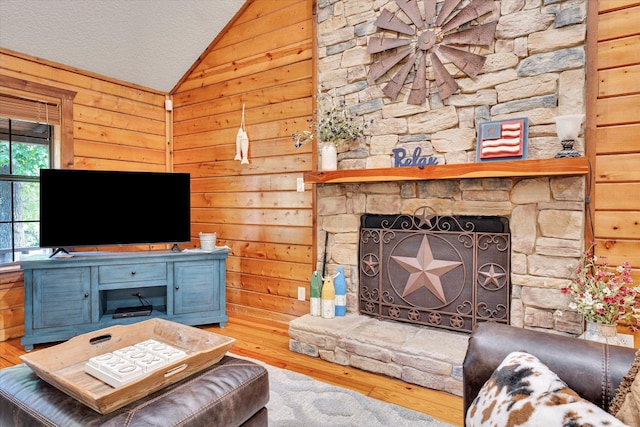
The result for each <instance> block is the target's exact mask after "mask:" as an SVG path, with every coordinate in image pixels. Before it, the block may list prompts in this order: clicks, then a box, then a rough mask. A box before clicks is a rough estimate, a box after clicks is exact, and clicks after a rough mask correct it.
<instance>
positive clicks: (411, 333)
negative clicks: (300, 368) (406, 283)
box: [289, 314, 469, 396]
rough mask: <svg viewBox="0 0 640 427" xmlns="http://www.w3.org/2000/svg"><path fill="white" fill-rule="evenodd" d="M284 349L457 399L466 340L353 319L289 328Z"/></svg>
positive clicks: (307, 319) (313, 320) (307, 320)
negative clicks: (453, 396)
mask: <svg viewBox="0 0 640 427" xmlns="http://www.w3.org/2000/svg"><path fill="white" fill-rule="evenodd" d="M289 337H290V340H289V349H290V350H291V351H294V352H296V353H302V354H306V355H308V356H313V357H319V358H321V359H323V360H327V361H329V362H333V363H337V364H340V365H344V366H352V367H355V368H359V369H362V370H365V371H369V372H374V373H378V374H382V375H387V376H389V377H392V378H397V379H400V380H402V381H405V382H407V383H411V384H417V385H419V386H422V387H427V388H430V389H434V390H441V391H445V392H447V393H451V394H454V395H456V396H462V362H463V361H464V355H465V353H466V351H467V344H468V340H469V336H468V335H466V334H462V333H456V332H449V331H442V330H435V329H431V328H421V327H416V326H413V325H408V324H402V323H397V322H391V321H385V320H378V319H373V318H370V317H366V316H360V315H357V314H347V316H345V317H336V318H334V319H323V318H321V317H314V316H311V315H305V316H302V317H299V318H297V319H295V320H293V321H291V322H290V323H289Z"/></svg>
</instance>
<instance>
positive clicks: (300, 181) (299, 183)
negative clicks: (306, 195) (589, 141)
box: [296, 178, 304, 193]
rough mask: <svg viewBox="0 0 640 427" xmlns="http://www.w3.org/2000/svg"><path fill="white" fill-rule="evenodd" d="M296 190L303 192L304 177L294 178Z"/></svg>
mask: <svg viewBox="0 0 640 427" xmlns="http://www.w3.org/2000/svg"><path fill="white" fill-rule="evenodd" d="M296 191H297V192H299V193H302V192H304V178H298V179H297V180H296Z"/></svg>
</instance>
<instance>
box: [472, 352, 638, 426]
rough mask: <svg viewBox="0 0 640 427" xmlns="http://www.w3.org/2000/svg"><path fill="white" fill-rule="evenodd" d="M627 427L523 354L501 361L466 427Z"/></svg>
mask: <svg viewBox="0 0 640 427" xmlns="http://www.w3.org/2000/svg"><path fill="white" fill-rule="evenodd" d="M594 386H595V387H597V385H596V384H594ZM625 425H626V424H623V423H622V422H621V421H620V420H618V419H617V418H615V417H614V416H612V415H610V414H608V413H607V412H605V411H604V410H602V409H601V408H600V407H598V406H596V405H594V404H593V403H591V402H589V401H588V400H585V399H582V398H581V397H580V396H578V395H577V394H576V392H574V391H573V390H571V389H570V388H569V387H568V386H567V384H565V383H564V381H562V380H561V379H560V378H558V376H557V375H556V374H555V373H553V372H552V371H551V370H550V369H549V368H548V367H547V366H546V365H544V364H543V363H542V362H540V360H538V359H537V358H536V357H535V356H533V355H531V354H528V353H524V352H513V353H511V354H509V355H508V356H507V357H506V358H505V359H504V360H503V361H502V363H501V364H500V366H498V368H497V369H496V370H495V372H494V373H493V375H491V378H489V379H488V380H487V382H486V383H485V384H484V385H483V386H482V389H480V393H479V394H478V396H477V397H476V398H475V399H474V401H473V402H472V404H471V406H470V407H469V411H468V412H467V417H466V426H467V427H472V426H483V427H488V426H494V427H498V426H542V427H555V426H567V427H569V426H570V427H578V426H594V427H595V426H609V427H613V426H625Z"/></svg>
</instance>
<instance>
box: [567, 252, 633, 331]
mask: <svg viewBox="0 0 640 427" xmlns="http://www.w3.org/2000/svg"><path fill="white" fill-rule="evenodd" d="M595 246H596V244H595V243H593V244H592V245H591V246H590V247H589V249H587V251H585V252H584V253H583V255H582V257H581V259H580V263H579V264H578V266H577V267H576V269H575V271H574V275H573V278H572V279H571V283H570V284H569V285H567V286H565V287H564V288H562V292H563V293H565V294H569V295H571V296H572V297H573V302H572V303H571V304H570V305H569V307H570V308H571V309H572V310H576V311H578V313H580V314H582V315H583V316H584V318H585V319H587V320H589V321H592V322H596V323H602V324H606V325H615V324H617V323H618V322H620V321H623V322H626V323H627V324H628V326H629V327H630V328H631V329H632V330H636V329H638V328H640V299H639V298H640V289H637V288H635V287H634V286H633V281H632V279H631V266H630V265H629V263H628V262H624V263H622V265H620V266H618V267H616V268H611V267H610V266H609V264H607V263H606V262H604V257H601V259H598V257H596V256H595V254H594V249H595Z"/></svg>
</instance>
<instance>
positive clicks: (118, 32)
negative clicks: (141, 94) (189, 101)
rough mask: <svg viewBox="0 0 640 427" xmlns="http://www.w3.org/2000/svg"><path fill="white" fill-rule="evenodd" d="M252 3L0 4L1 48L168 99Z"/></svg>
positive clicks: (65, 0)
mask: <svg viewBox="0 0 640 427" xmlns="http://www.w3.org/2000/svg"><path fill="white" fill-rule="evenodd" d="M244 2H245V0H0V47H3V48H6V49H11V50H14V51H17V52H21V53H25V54H28V55H32V56H37V57H40V58H42V59H46V60H50V61H54V62H58V63H61V64H64V65H68V66H72V67H75V68H79V69H82V70H86V71H91V72H94V73H98V74H102V75H104V76H107V77H112V78H116V79H119V80H123V81H126V82H130V83H135V84H138V85H141V86H145V87H148V88H152V89H157V90H161V91H163V92H169V91H170V90H171V89H172V88H173V87H174V86H175V85H176V84H177V83H178V81H179V80H180V79H181V78H182V77H183V76H184V74H185V73H186V72H187V71H188V70H189V68H190V67H191V66H192V65H193V63H194V62H195V61H196V60H197V59H198V57H199V56H200V55H201V54H202V53H203V52H204V51H205V49H206V48H207V47H208V46H209V45H210V44H211V42H212V41H213V40H214V39H215V38H216V36H217V35H218V34H219V33H220V31H221V30H222V29H223V28H224V27H225V25H226V24H227V23H228V22H229V21H230V20H231V19H232V18H233V16H234V15H235V14H236V12H237V11H238V10H239V9H240V8H241V7H242V5H243V4H244Z"/></svg>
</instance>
